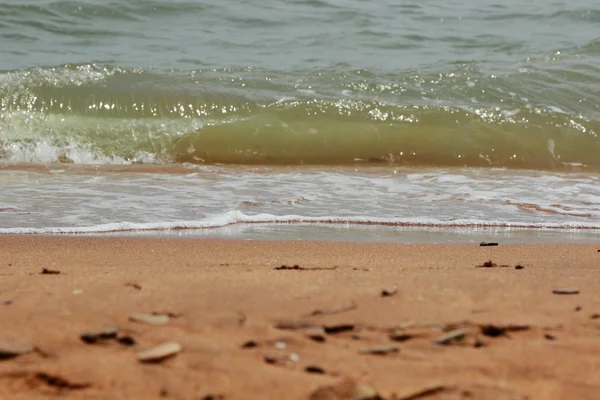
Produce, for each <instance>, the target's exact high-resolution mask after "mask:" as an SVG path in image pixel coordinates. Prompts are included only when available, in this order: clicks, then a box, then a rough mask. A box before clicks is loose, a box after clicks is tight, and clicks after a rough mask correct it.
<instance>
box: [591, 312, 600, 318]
mask: <svg viewBox="0 0 600 400" xmlns="http://www.w3.org/2000/svg"><path fill="white" fill-rule="evenodd" d="M590 319H600V314H598V313H594V314H592V315H590Z"/></svg>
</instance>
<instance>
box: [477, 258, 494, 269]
mask: <svg viewBox="0 0 600 400" xmlns="http://www.w3.org/2000/svg"><path fill="white" fill-rule="evenodd" d="M476 267H477V268H493V267H497V265H496V263H495V262H492V260H488V261H486V262H484V263H483V264H481V265H476Z"/></svg>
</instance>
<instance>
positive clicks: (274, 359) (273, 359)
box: [263, 354, 279, 364]
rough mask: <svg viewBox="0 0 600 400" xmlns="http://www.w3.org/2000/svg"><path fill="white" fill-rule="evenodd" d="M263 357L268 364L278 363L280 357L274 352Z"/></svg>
mask: <svg viewBox="0 0 600 400" xmlns="http://www.w3.org/2000/svg"><path fill="white" fill-rule="evenodd" d="M263 359H264V360H265V362H266V363H267V364H277V361H279V357H277V356H275V355H272V354H267V355H265V356H264V358H263Z"/></svg>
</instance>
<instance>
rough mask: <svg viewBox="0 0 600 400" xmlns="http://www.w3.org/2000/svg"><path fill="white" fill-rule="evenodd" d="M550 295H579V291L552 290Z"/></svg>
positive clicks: (570, 289)
mask: <svg viewBox="0 0 600 400" xmlns="http://www.w3.org/2000/svg"><path fill="white" fill-rule="evenodd" d="M552 293H554V294H579V289H575V288H561V289H554V290H553V291H552Z"/></svg>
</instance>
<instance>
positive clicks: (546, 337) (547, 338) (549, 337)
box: [544, 333, 556, 340]
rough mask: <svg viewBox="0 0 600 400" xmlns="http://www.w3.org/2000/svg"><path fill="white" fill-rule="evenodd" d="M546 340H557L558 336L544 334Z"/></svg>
mask: <svg viewBox="0 0 600 400" xmlns="http://www.w3.org/2000/svg"><path fill="white" fill-rule="evenodd" d="M544 339H546V340H556V336H554V335H551V334H549V333H544Z"/></svg>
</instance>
